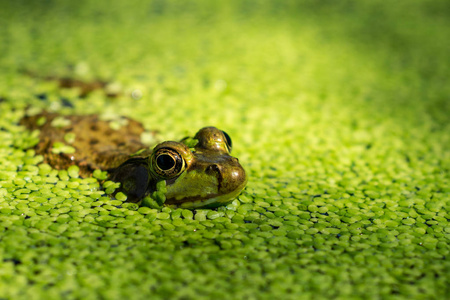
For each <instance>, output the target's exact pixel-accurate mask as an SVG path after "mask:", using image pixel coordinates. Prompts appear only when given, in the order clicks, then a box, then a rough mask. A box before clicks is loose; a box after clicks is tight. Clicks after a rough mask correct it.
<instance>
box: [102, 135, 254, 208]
mask: <svg viewBox="0 0 450 300" xmlns="http://www.w3.org/2000/svg"><path fill="white" fill-rule="evenodd" d="M231 147H232V144H231V139H230V137H229V136H228V134H226V133H225V132H224V131H221V130H219V129H217V128H215V127H205V128H202V129H201V130H200V131H199V132H197V134H196V135H195V136H194V138H185V139H183V140H181V141H180V142H173V141H167V142H163V143H160V144H158V145H157V146H156V147H155V148H154V149H153V151H152V153H151V154H150V155H149V156H147V157H143V156H136V157H132V158H130V159H128V160H127V161H125V162H124V163H122V164H121V165H120V166H119V167H117V168H115V169H113V170H110V174H111V175H110V178H109V180H112V181H115V182H120V183H121V184H120V188H119V190H118V191H117V192H123V193H124V194H126V195H127V202H135V203H139V204H141V203H142V202H145V201H146V199H147V200H148V199H149V197H150V198H152V199H153V200H155V201H156V202H158V203H159V204H164V205H167V206H173V207H182V208H199V207H206V208H211V207H217V206H220V205H224V204H226V203H229V202H230V201H231V200H233V199H234V198H235V197H236V196H237V195H239V193H240V192H241V191H242V189H243V188H244V187H245V184H246V183H247V177H246V174H245V170H244V168H243V167H242V166H241V165H240V163H239V161H238V159H237V158H235V157H233V156H231V155H230V152H231Z"/></svg>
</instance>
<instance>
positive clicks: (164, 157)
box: [156, 154, 175, 171]
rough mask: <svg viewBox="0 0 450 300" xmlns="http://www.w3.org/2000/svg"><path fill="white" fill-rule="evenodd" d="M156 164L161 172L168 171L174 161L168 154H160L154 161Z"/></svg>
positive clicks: (173, 164)
mask: <svg viewBox="0 0 450 300" xmlns="http://www.w3.org/2000/svg"><path fill="white" fill-rule="evenodd" d="M156 163H157V164H158V167H159V168H160V169H161V170H164V171H166V170H170V169H172V168H173V167H174V166H175V159H174V158H173V157H172V156H170V155H168V154H161V155H160V156H158V158H157V159H156Z"/></svg>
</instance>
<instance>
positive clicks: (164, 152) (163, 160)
mask: <svg viewBox="0 0 450 300" xmlns="http://www.w3.org/2000/svg"><path fill="white" fill-rule="evenodd" d="M152 165H153V166H155V168H154V171H155V172H156V173H157V174H158V175H160V176H161V177H164V178H172V177H175V176H178V175H180V174H181V172H183V171H184V169H185V161H184V159H183V157H182V156H181V155H180V153H178V151H176V150H174V149H171V148H161V149H158V151H156V153H155V155H153V156H152Z"/></svg>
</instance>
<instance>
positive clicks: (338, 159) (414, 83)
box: [0, 0, 450, 299]
mask: <svg viewBox="0 0 450 300" xmlns="http://www.w3.org/2000/svg"><path fill="white" fill-rule="evenodd" d="M194 2H195V3H194ZM447 7H448V4H447V2H446V1H441V0H437V1H436V0H433V1H428V0H424V1H412V2H411V1H396V2H395V3H388V2H385V1H378V0H377V1H370V2H368V1H336V2H330V1H325V2H323V1H319V2H311V1H284V2H283V1H275V0H274V1H271V0H270V1H256V0H246V1H237V0H236V1H235V0H231V1H206V0H205V1H204V0H201V1H190V0H189V1H176V0H170V1H163V2H161V1H150V2H148V1H144V2H142V3H141V2H133V3H132V2H129V1H116V2H114V3H110V2H106V1H82V2H79V1H78V2H77V1H70V2H67V1H65V2H58V3H52V5H45V4H42V3H37V2H36V3H34V2H27V3H25V2H23V1H9V2H8V3H5V5H4V6H3V8H2V9H1V10H0V24H1V25H2V26H0V44H1V45H2V47H1V50H0V51H1V57H2V59H1V60H0V67H1V69H2V77H1V79H0V115H1V118H0V141H1V143H0V241H1V242H0V261H1V266H0V299H30V298H31V299H32V298H37V299H41V298H48V299H128V298H130V299H141V298H142V299H149V298H150V299H202V298H205V299H211V298H218V299H446V298H447V297H448V295H449V294H450V290H449V286H450V280H449V279H450V278H449V274H450V263H449V259H448V257H449V255H450V246H449V245H450V244H449V239H450V224H449V219H450V218H449V216H450V194H449V193H450V183H449V180H450V176H449V174H450V173H449V170H450V149H449V147H448V145H450V135H449V134H448V133H449V132H450V128H449V122H448V116H449V115H450V108H449V105H448V101H447V100H448V95H449V94H450V90H449V85H448V84H446V83H447V81H448V78H449V77H450V73H449V72H450V63H449V58H448V53H447V52H448V50H447V48H448V47H444V45H445V41H447V40H448V34H449V28H450V26H449V24H448V23H449V20H450V19H449V18H448V9H446V8H447ZM405 12H407V13H405ZM38 15H39V16H42V17H44V19H45V22H43V21H42V20H43V18H37V16H38ZM94 20H95V22H94ZM380 20H382V22H381V21H380ZM58 78H72V79H74V80H78V81H80V82H84V83H90V82H91V83H92V82H96V81H98V82H105V84H106V86H109V87H110V88H111V86H114V85H116V86H118V87H120V88H119V89H118V92H117V94H116V95H115V97H111V96H110V97H108V96H107V95H106V94H107V93H108V89H107V88H105V89H94V90H92V91H89V92H86V91H84V90H83V89H82V88H81V87H75V88H67V87H64V85H63V84H61V83H60V82H59V81H58ZM110 88H109V89H110ZM80 93H82V95H81V94H80ZM80 95H81V96H80ZM136 95H139V97H137V96H136ZM42 109H47V110H49V111H55V112H59V113H61V114H62V115H66V114H92V113H98V114H102V115H103V116H104V117H105V118H106V117H108V116H110V117H108V118H107V119H108V120H110V121H111V122H110V125H111V127H112V128H120V127H121V126H125V125H126V119H124V118H121V117H120V115H124V116H127V117H131V118H133V119H136V120H138V121H140V122H142V123H143V125H144V127H145V128H146V129H147V130H149V131H152V130H155V131H156V132H158V135H157V137H155V135H154V134H151V135H148V136H143V138H144V139H145V140H146V142H148V143H154V142H155V140H156V139H158V140H179V139H181V138H183V137H185V136H189V135H191V136H192V134H194V133H195V132H196V131H197V130H198V129H199V128H201V127H203V126H217V127H218V128H221V129H223V130H225V131H226V132H227V133H228V134H229V135H230V136H231V137H232V138H233V155H234V156H236V157H238V158H239V160H240V162H241V163H242V164H243V165H244V166H245V168H246V171H247V173H248V179H249V181H248V184H247V187H246V188H245V190H244V191H243V193H242V194H241V195H239V196H238V197H237V198H236V199H235V200H233V201H232V202H231V203H229V204H227V205H226V206H222V207H219V208H216V209H195V210H188V209H180V208H178V209H172V208H170V207H164V206H161V205H162V204H163V203H164V201H165V198H164V193H165V186H164V184H163V182H162V183H158V187H157V192H156V193H155V194H154V195H150V196H151V197H147V198H145V199H144V201H143V203H142V205H141V206H139V205H137V204H135V203H127V202H125V201H126V196H125V195H124V194H122V193H117V194H114V193H115V190H116V189H117V188H118V187H119V185H118V184H117V183H114V182H111V181H105V180H106V179H107V173H106V172H104V171H100V170H96V171H95V172H94V174H93V176H92V177H90V178H81V177H80V174H79V171H80V169H79V167H77V166H71V167H69V168H68V169H67V170H56V169H53V168H52V167H51V166H50V165H48V164H47V163H46V162H45V161H43V160H44V158H43V157H42V156H40V155H36V152H35V151H34V150H33V149H30V148H32V147H33V146H35V145H36V144H37V143H38V141H39V131H33V132H28V131H26V130H25V128H24V127H23V126H21V125H20V124H19V121H20V119H21V117H22V116H23V115H24V114H25V113H27V114H28V115H34V114H36V113H38V112H39V111H40V110H42ZM46 121H47V120H45V119H42V118H41V119H38V120H37V122H38V124H39V125H44V124H45V122H46ZM67 121H68V119H65V118H64V117H61V118H57V119H54V120H53V121H52V126H60V127H64V126H68V125H70V121H69V123H67ZM72 125H73V124H72ZM75 138H83V137H75V136H73V135H70V134H67V135H66V136H65V138H64V140H65V143H59V144H57V145H53V149H54V151H53V152H54V153H53V154H54V155H64V154H67V153H71V154H73V155H76V153H72V152H71V150H72V148H71V147H72V146H71V144H73V142H74V141H75ZM194 142H195V140H192V139H191V140H187V143H188V144H189V145H191V143H194ZM111 195H114V196H111ZM152 198H153V199H152Z"/></svg>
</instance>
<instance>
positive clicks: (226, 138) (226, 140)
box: [222, 130, 233, 153]
mask: <svg viewBox="0 0 450 300" xmlns="http://www.w3.org/2000/svg"><path fill="white" fill-rule="evenodd" d="M222 133H223V135H224V136H225V143H226V144H227V148H228V152H230V153H231V149H233V142H232V141H231V138H230V136H229V135H228V133H226V132H225V131H223V130H222Z"/></svg>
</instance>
